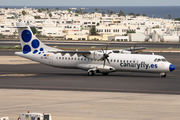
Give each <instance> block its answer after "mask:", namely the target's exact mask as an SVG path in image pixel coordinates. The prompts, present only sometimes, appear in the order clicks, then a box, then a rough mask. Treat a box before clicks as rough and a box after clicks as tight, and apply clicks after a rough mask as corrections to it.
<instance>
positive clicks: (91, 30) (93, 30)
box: [89, 27, 98, 35]
mask: <svg viewBox="0 0 180 120" xmlns="http://www.w3.org/2000/svg"><path fill="white" fill-rule="evenodd" d="M89 32H90V34H91V35H98V33H97V30H96V28H95V27H92V28H91V29H90V31H89Z"/></svg>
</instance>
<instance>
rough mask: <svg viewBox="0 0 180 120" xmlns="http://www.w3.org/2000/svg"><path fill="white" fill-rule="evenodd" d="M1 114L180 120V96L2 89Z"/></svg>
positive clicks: (65, 119)
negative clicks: (26, 113) (30, 113)
mask: <svg viewBox="0 0 180 120" xmlns="http://www.w3.org/2000/svg"><path fill="white" fill-rule="evenodd" d="M0 95H1V99H0V106H1V107H0V116H8V117H9V118H10V120H17V118H18V116H19V114H20V113H25V112H27V111H30V112H38V113H43V112H45V113H50V114H51V115H52V120H179V119H180V114H179V111H180V96H179V95H165V94H142V93H112V92H87V91H86V92H82V91H48V90H21V89H0Z"/></svg>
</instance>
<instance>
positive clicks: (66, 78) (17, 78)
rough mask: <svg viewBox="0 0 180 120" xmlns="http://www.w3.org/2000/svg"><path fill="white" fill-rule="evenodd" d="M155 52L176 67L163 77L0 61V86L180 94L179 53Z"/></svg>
mask: <svg viewBox="0 0 180 120" xmlns="http://www.w3.org/2000/svg"><path fill="white" fill-rule="evenodd" d="M156 54H158V53H156ZM159 54H161V55H163V56H164V57H165V58H166V59H167V60H168V61H169V62H171V63H173V64H174V66H175V67H176V70H175V71H173V72H172V73H169V74H167V77H166V78H161V77H160V76H159V74H150V73H130V72H127V73H125V72H116V73H111V74H110V75H109V76H102V75H101V74H96V75H95V76H88V75H87V72H86V71H82V70H78V69H60V68H53V67H49V66H46V65H43V64H19V65H4V64H1V65H0V68H1V69H0V83H1V84H0V88H9V89H13V88H14V89H42V90H73V91H105V92H129V93H155V94H157V93H160V94H180V79H179V78H180V74H179V71H180V65H179V59H180V55H179V53H159Z"/></svg>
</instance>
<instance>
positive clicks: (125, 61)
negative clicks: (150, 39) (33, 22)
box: [14, 22, 175, 77]
mask: <svg viewBox="0 0 180 120" xmlns="http://www.w3.org/2000/svg"><path fill="white" fill-rule="evenodd" d="M14 28H17V29H18V33H19V38H20V42H21V46H22V52H15V54H16V55H18V56H21V57H24V58H27V59H30V60H33V61H37V62H40V63H42V64H45V65H48V66H52V67H56V68H68V69H82V70H85V71H87V73H88V75H89V76H93V75H95V74H96V73H102V75H108V74H109V73H112V72H118V71H119V72H142V73H159V74H160V76H161V77H166V74H167V73H168V72H172V71H174V70H175V66H174V65H173V64H171V63H170V62H168V61H167V60H166V59H165V58H164V57H163V56H160V55H154V54H152V55H151V54H134V51H136V50H141V49H145V48H143V47H142V48H135V47H134V48H131V47H130V49H120V50H108V45H107V46H106V48H105V49H103V47H102V48H101V50H95V51H78V50H76V51H63V50H60V49H57V48H53V47H50V46H47V45H45V44H44V43H43V42H41V41H40V40H39V39H38V38H37V37H36V36H35V35H33V33H32V31H31V29H30V26H29V25H28V24H27V23H23V22H17V23H16V27H14ZM106 61H107V62H106Z"/></svg>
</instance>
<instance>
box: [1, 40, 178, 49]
mask: <svg viewBox="0 0 180 120" xmlns="http://www.w3.org/2000/svg"><path fill="white" fill-rule="evenodd" d="M42 42H43V43H45V44H46V45H48V46H52V47H53V46H57V47H58V48H61V47H89V48H91V47H94V46H95V47H96V48H98V49H100V48H101V46H102V45H103V46H106V44H107V43H108V42H107V41H106V42H98V41H97V42H91V41H85V42H83V41H42ZM130 44H131V46H132V47H133V46H134V45H135V43H133V42H131V43H129V42H126V43H125V42H110V44H109V47H110V48H129V45H130ZM16 45H20V41H19V40H0V46H10V47H14V46H16ZM82 45H83V46H82ZM136 47H147V48H180V43H145V42H138V43H137V45H136Z"/></svg>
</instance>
